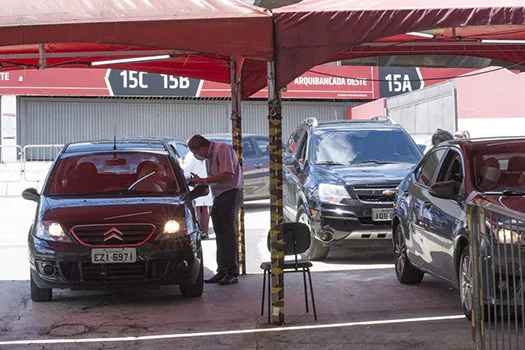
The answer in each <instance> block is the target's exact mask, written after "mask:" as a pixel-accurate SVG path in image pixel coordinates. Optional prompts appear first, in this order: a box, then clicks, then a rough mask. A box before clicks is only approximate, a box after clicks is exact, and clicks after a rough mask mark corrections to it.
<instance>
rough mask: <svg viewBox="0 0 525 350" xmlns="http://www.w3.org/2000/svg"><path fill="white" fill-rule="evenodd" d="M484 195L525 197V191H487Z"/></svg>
mask: <svg viewBox="0 0 525 350" xmlns="http://www.w3.org/2000/svg"><path fill="white" fill-rule="evenodd" d="M483 194H488V195H493V196H495V195H499V196H525V191H516V190H502V191H485V192H483Z"/></svg>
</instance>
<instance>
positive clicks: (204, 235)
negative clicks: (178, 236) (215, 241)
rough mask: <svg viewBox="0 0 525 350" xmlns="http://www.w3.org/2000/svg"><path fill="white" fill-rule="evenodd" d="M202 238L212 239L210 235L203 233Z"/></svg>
mask: <svg viewBox="0 0 525 350" xmlns="http://www.w3.org/2000/svg"><path fill="white" fill-rule="evenodd" d="M201 238H202V239H208V238H210V235H208V234H207V233H203V234H201Z"/></svg>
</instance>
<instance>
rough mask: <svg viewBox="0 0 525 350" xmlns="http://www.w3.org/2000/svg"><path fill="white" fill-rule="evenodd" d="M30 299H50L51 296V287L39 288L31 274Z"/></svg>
mask: <svg viewBox="0 0 525 350" xmlns="http://www.w3.org/2000/svg"><path fill="white" fill-rule="evenodd" d="M30 284H31V300H33V301H36V302H39V301H51V299H52V298H53V289H51V288H39V287H38V286H37V285H36V284H35V282H34V281H33V276H31V281H30Z"/></svg>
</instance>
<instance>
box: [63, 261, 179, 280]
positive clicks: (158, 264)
mask: <svg viewBox="0 0 525 350" xmlns="http://www.w3.org/2000/svg"><path fill="white" fill-rule="evenodd" d="M168 263H169V262H168V260H148V261H139V262H136V263H133V264H91V263H78V262H61V263H60V270H61V272H62V275H63V276H64V278H65V279H67V280H68V281H72V282H93V281H108V280H111V281H123V282H125V281H141V280H150V279H159V278H161V277H162V276H164V275H165V274H166V272H167V268H168Z"/></svg>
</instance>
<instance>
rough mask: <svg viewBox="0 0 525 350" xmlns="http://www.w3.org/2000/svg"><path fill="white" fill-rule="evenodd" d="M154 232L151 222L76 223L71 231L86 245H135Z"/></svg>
mask: <svg viewBox="0 0 525 350" xmlns="http://www.w3.org/2000/svg"><path fill="white" fill-rule="evenodd" d="M154 232H155V225H152V224H112V225H111V224H102V225H77V226H74V227H73V228H72V229H71V233H72V234H73V236H75V238H76V239H77V240H78V241H79V242H80V243H81V244H83V245H85V246H88V247H111V246H119V247H121V246H136V245H140V244H143V243H145V242H146V241H147V240H148V239H149V238H150V237H151V236H152V235H153V233H154Z"/></svg>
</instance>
